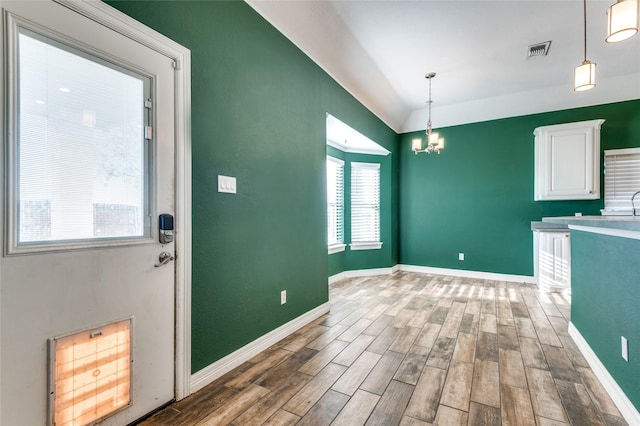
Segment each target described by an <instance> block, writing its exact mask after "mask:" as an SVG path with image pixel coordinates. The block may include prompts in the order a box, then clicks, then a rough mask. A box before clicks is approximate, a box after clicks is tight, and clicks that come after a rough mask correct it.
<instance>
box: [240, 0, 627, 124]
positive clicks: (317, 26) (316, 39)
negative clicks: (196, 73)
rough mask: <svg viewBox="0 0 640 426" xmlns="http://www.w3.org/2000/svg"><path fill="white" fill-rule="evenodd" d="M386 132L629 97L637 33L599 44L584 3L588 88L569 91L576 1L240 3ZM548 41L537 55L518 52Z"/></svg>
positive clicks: (577, 41)
mask: <svg viewBox="0 0 640 426" xmlns="http://www.w3.org/2000/svg"><path fill="white" fill-rule="evenodd" d="M247 2H248V3H249V5H250V6H251V7H253V8H254V9H255V10H256V11H257V12H258V13H260V14H261V15H262V16H263V17H264V18H265V19H266V20H267V21H269V22H270V23H271V24H272V25H273V26H274V27H276V28H277V29H278V30H279V31H280V32H282V33H283V34H284V35H285V36H286V37H287V38H289V39H290V40H291V41H292V42H293V43H294V44H295V45H297V46H298V47H299V48H300V49H301V50H302V51H304V52H305V53H306V54H307V55H308V56H309V57H310V58H311V59H313V60H314V61H315V62H316V63H317V64H318V65H319V66H320V67H322V68H323V69H324V70H325V71H326V72H327V73H329V74H330V75H331V76H332V77H333V78H335V79H336V80H337V81H338V82H339V83H340V84H341V85H342V86H343V87H344V88H345V89H347V90H348V91H349V92H350V93H351V94H353V95H354V96H355V97H356V98H357V99H359V100H360V101H361V102H362V103H363V104H364V105H365V106H367V107H368V108H369V109H370V110H371V111H373V113H374V114H376V115H377V116H378V117H379V118H380V119H382V120H383V121H384V122H385V123H387V124H388V125H389V126H390V127H391V128H393V129H394V130H396V131H397V132H407V131H414V130H420V129H424V128H425V126H426V121H427V110H426V108H427V105H426V103H425V101H426V100H427V98H428V86H427V80H426V79H425V78H424V76H425V74H426V73H427V72H436V73H437V76H436V77H435V78H434V79H433V81H432V97H433V109H432V115H433V124H434V127H443V126H449V125H455V124H462V123H469V122H476V121H484V120H490V119H496V118H503V117H510V116H517V115H526V114H532V113H538V112H543V111H553V110H560V109H567V108H575V107H581V106H588V105H595V104H602V103H609V102H616V101H622V100H629V99H638V98H640V35H636V36H634V37H633V38H631V39H628V40H626V41H623V42H620V43H616V44H608V43H605V41H604V38H605V35H606V31H607V22H606V10H607V8H608V7H609V6H610V5H611V4H612V3H614V2H615V0H605V1H601V0H588V1H587V58H588V59H590V60H591V61H594V62H596V63H597V71H596V83H597V87H596V88H595V89H593V90H590V91H587V92H574V90H573V70H574V68H575V67H576V66H578V65H580V63H581V62H582V60H583V59H584V40H583V37H584V33H583V31H584V30H583V28H584V16H583V2H582V1H580V0H528V1H527V0H521V1H519V0H502V1H481V0H470V1H462V0H446V1H435V0H434V1H432V0H425V1H415V0H414V1H405V0H389V1H384V0H359V1H345V0H305V1H296V0H286V1H282V0H247ZM549 40H550V41H551V46H550V49H549V52H548V55H547V56H544V57H533V58H529V59H527V50H528V46H529V45H533V44H536V43H540V42H545V41H549Z"/></svg>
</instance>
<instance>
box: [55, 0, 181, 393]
mask: <svg viewBox="0 0 640 426" xmlns="http://www.w3.org/2000/svg"><path fill="white" fill-rule="evenodd" d="M54 1H55V2H57V3H59V4H61V5H63V6H65V7H67V8H69V9H71V10H74V11H76V12H78V13H79V14H81V15H83V16H86V17H88V18H90V19H92V20H93V21H95V22H97V23H99V24H102V25H104V26H105V27H107V28H110V29H112V30H113V31H116V32H118V33H120V34H122V35H124V36H126V37H128V38H130V39H132V40H135V41H136V42H138V43H140V44H142V45H144V46H146V47H148V48H150V49H152V50H155V51H156V52H159V53H161V54H163V55H164V56H166V57H168V58H171V59H173V60H174V62H175V74H174V75H175V80H174V82H175V83H174V84H175V115H176V117H175V139H176V140H175V148H176V151H175V161H176V170H175V173H176V175H175V202H176V223H175V227H176V233H175V244H176V253H177V254H178V256H177V259H176V264H175V268H176V269H175V271H176V283H175V289H176V290H175V305H176V306H175V315H176V329H175V397H176V399H177V400H180V399H183V398H185V397H187V396H189V395H190V388H191V384H190V379H191V256H192V254H191V232H192V231H191V51H190V50H189V49H187V48H185V47H184V46H181V45H180V44H178V43H176V42H175V41H173V40H171V39H169V38H168V37H165V36H164V35H162V34H160V33H158V32H156V31H155V30H153V29H151V28H149V27H147V26H146V25H144V24H142V23H140V22H138V21H136V20H135V19H133V18H131V17H129V16H128V15H126V14H124V13H122V12H120V11H119V10H117V9H115V8H113V7H111V6H109V5H108V4H106V3H103V2H101V1H96V0H54Z"/></svg>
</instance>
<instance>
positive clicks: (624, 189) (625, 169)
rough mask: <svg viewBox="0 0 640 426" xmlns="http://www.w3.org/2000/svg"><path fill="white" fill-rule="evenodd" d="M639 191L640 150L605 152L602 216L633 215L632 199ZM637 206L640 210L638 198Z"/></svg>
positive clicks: (638, 199) (629, 149)
mask: <svg viewBox="0 0 640 426" xmlns="http://www.w3.org/2000/svg"><path fill="white" fill-rule="evenodd" d="M637 191H640V148H627V149H611V150H607V151H605V152H604V210H603V211H602V214H605V215H606V214H609V215H615V214H624V215H629V214H631V211H632V207H631V197H632V196H633V194H634V193H635V192H637ZM635 204H636V206H638V208H640V197H636V202H635ZM636 211H639V210H636Z"/></svg>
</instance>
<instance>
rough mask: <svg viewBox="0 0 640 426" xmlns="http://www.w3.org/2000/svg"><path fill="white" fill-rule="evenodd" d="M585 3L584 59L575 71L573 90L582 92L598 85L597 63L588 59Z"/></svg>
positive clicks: (585, 9)
mask: <svg viewBox="0 0 640 426" xmlns="http://www.w3.org/2000/svg"><path fill="white" fill-rule="evenodd" d="M583 4H584V61H582V64H580V65H579V66H578V67H576V69H575V71H574V73H573V90H575V91H576V92H582V91H585V90H589V89H593V88H594V87H596V64H595V62H591V61H590V60H588V59H587V0H583Z"/></svg>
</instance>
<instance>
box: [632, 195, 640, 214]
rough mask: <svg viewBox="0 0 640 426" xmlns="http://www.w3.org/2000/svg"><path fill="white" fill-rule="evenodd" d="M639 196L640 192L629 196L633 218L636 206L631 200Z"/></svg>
mask: <svg viewBox="0 0 640 426" xmlns="http://www.w3.org/2000/svg"><path fill="white" fill-rule="evenodd" d="M638 194H640V191H637V192H636V193H635V194H633V195H632V196H631V210H632V211H633V216H635V215H636V206H635V204H634V203H633V200H634V199H635V198H636V195H638Z"/></svg>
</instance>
